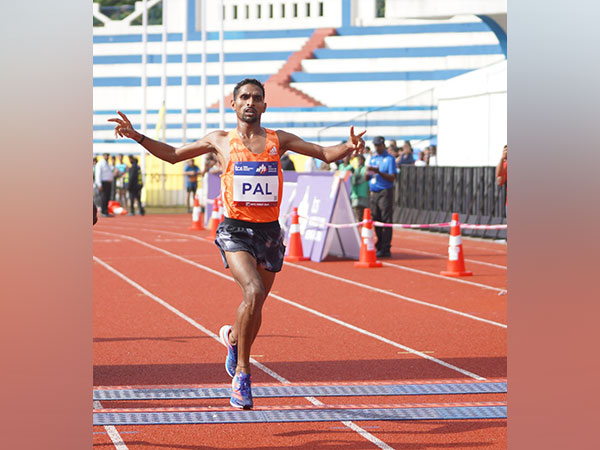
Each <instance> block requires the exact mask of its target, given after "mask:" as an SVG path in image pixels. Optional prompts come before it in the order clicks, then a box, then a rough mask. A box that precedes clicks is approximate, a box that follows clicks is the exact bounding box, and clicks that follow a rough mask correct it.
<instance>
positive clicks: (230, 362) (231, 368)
mask: <svg viewBox="0 0 600 450" xmlns="http://www.w3.org/2000/svg"><path fill="white" fill-rule="evenodd" d="M230 332H231V327H230V326H229V325H223V326H222V327H221V329H220V330H219V337H220V338H221V342H222V343H223V345H224V346H225V347H227V359H226V360H225V370H226V371H227V373H228V374H229V376H230V377H232V378H233V377H234V376H235V368H236V367H237V345H231V344H230V343H229V333H230Z"/></svg>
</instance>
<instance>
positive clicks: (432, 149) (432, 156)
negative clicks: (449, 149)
mask: <svg viewBox="0 0 600 450" xmlns="http://www.w3.org/2000/svg"><path fill="white" fill-rule="evenodd" d="M427 165H428V166H437V147H436V146H435V145H433V144H431V145H430V146H429V158H428V160H427Z"/></svg>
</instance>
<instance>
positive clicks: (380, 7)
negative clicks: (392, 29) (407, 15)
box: [375, 0, 385, 17]
mask: <svg viewBox="0 0 600 450" xmlns="http://www.w3.org/2000/svg"><path fill="white" fill-rule="evenodd" d="M375 17H385V0H376V2H375Z"/></svg>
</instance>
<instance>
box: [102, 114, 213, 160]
mask: <svg viewBox="0 0 600 450" xmlns="http://www.w3.org/2000/svg"><path fill="white" fill-rule="evenodd" d="M117 113H118V114H119V116H121V117H116V118H112V119H108V121H109V122H115V123H116V125H115V136H116V137H119V136H120V137H128V138H130V139H133V140H134V141H136V142H137V143H138V144H140V145H141V146H142V147H144V148H145V149H146V150H148V151H149V152H150V153H152V154H153V155H154V156H156V157H157V158H160V159H162V160H163V161H167V162H169V163H171V164H175V163H177V162H180V161H184V160H186V159H190V158H194V157H196V156H200V155H203V154H205V153H208V152H211V151H216V146H215V145H214V144H215V140H216V139H217V138H218V137H220V136H221V135H222V134H224V132H223V131H213V132H212V133H209V134H207V135H206V136H204V137H203V138H201V139H199V140H197V141H195V142H192V143H190V144H186V145H183V146H181V147H178V148H175V147H173V146H171V145H169V144H167V143H165V142H159V141H155V140H154V139H150V138H149V137H147V136H144V135H143V134H141V133H138V132H137V131H135V130H134V129H133V126H132V125H131V122H130V121H129V119H128V118H127V116H126V115H125V114H123V113H122V112H121V111H117Z"/></svg>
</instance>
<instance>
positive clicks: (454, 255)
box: [440, 213, 473, 277]
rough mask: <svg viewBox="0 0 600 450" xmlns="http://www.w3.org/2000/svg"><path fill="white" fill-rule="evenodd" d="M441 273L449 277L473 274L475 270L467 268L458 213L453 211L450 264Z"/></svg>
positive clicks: (449, 251) (449, 249)
mask: <svg viewBox="0 0 600 450" xmlns="http://www.w3.org/2000/svg"><path fill="white" fill-rule="evenodd" d="M440 274H442V275H445V276H447V277H464V276H468V275H473V272H471V271H470V270H465V260H464V256H463V248H462V236H461V234H460V224H459V223H458V213H452V222H450V243H449V244H448V264H447V265H446V270H443V271H441V272H440Z"/></svg>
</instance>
